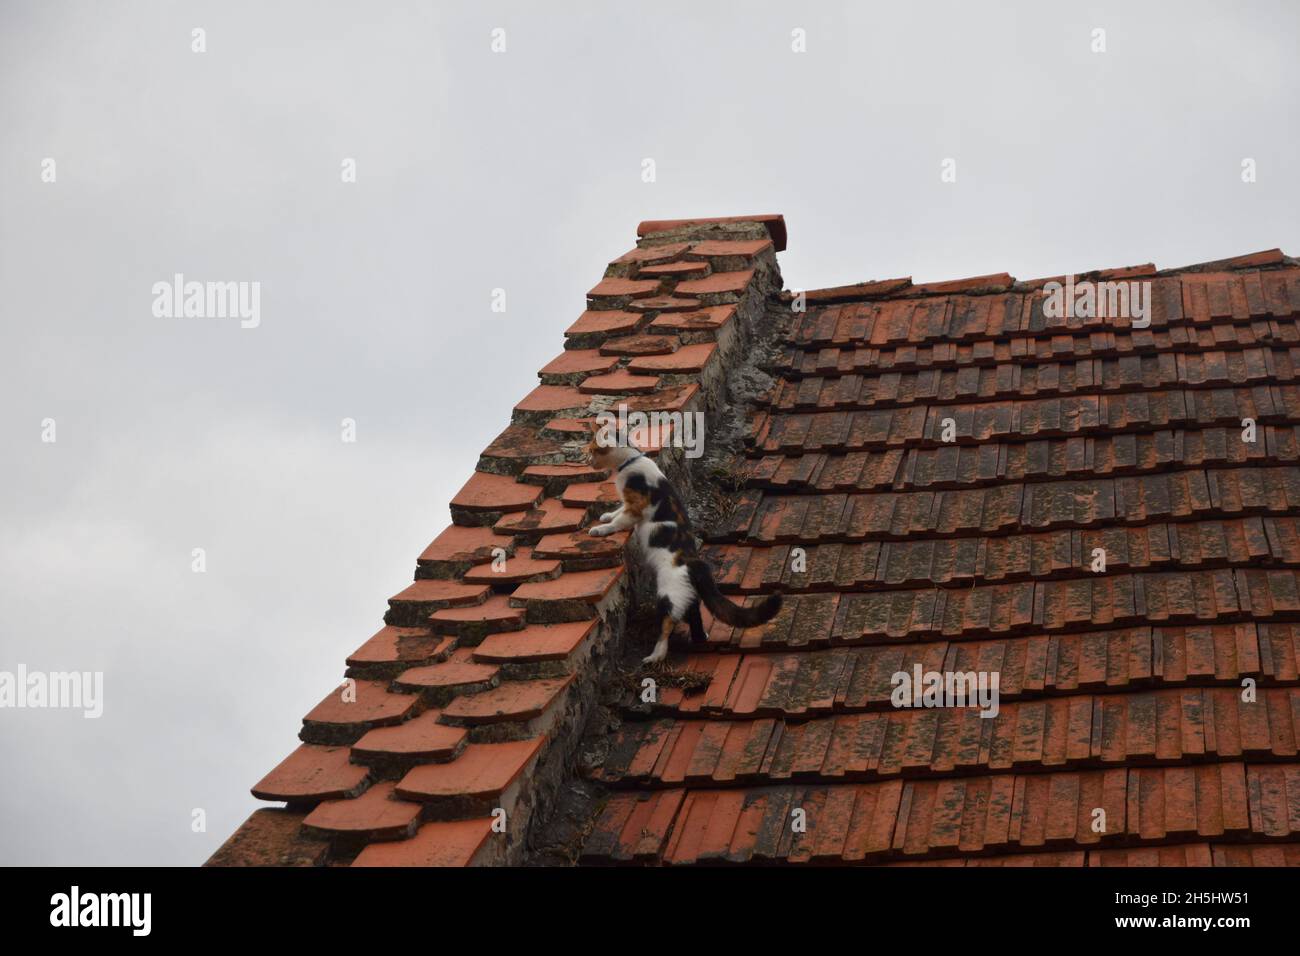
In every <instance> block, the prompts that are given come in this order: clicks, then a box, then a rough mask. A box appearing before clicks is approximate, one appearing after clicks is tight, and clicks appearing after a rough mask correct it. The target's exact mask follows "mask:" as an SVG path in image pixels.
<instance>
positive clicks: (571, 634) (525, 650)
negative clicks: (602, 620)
mask: <svg viewBox="0 0 1300 956" xmlns="http://www.w3.org/2000/svg"><path fill="white" fill-rule="evenodd" d="M596 624H597V622H596V621H569V622H565V623H561V624H530V625H528V626H527V627H525V628H524V629H523V630H522V631H513V632H510V633H506V634H493V635H492V636H490V637H488V638H487V639H486V640H484V641H483V643H482V644H480V645H478V647H476V648H474V659H475V660H476V661H484V662H487V663H492V664H521V663H540V662H543V661H562V660H566V659H568V657H569V656H570V655H571V654H573V652H574V651H576V650H577V649H578V647H579V646H580V645H581V644H582V642H583V641H585V640H586V639H587V638H588V637H590V636H591V634H592V632H593V631H595V629H596Z"/></svg>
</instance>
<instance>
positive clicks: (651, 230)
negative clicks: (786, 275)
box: [636, 213, 786, 252]
mask: <svg viewBox="0 0 1300 956" xmlns="http://www.w3.org/2000/svg"><path fill="white" fill-rule="evenodd" d="M742 222H757V223H762V224H763V226H764V227H766V229H767V231H768V234H769V235H770V236H771V237H772V242H773V243H774V244H775V246H776V251H777V252H784V251H785V240H786V234H785V217H784V216H782V215H780V214H779V213H761V214H757V215H752V216H722V217H718V218H713V219H647V220H646V221H645V222H643V223H641V224H640V225H639V226H637V227H636V234H637V235H638V236H653V235H655V234H656V233H660V232H670V231H673V230H680V229H682V228H683V227H689V226H707V225H711V224H725V223H742Z"/></svg>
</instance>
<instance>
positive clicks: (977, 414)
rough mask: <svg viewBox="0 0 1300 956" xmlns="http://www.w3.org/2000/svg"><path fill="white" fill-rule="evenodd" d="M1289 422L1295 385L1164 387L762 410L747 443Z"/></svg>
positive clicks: (843, 445)
mask: <svg viewBox="0 0 1300 956" xmlns="http://www.w3.org/2000/svg"><path fill="white" fill-rule="evenodd" d="M1245 420H1249V421H1250V422H1252V423H1254V424H1255V425H1257V426H1259V425H1277V426H1286V425H1294V424H1296V423H1297V422H1300V387H1297V386H1296V385H1293V384H1283V385H1255V386H1251V387H1243V388H1209V389H1167V390H1162V391H1152V392H1125V393H1121V394H1117V395H1071V396H1065V397H1063V398H1035V399H1024V400H1002V401H994V402H982V403H977V404H958V405H940V404H928V405H909V406H907V407H903V408H894V409H883V410H876V411H814V412H777V411H774V412H772V413H770V414H762V413H760V414H759V415H758V416H756V418H755V420H754V426H753V427H754V431H753V435H752V441H753V444H754V447H755V449H756V451H757V452H758V453H760V454H772V453H781V454H791V453H800V454H803V453H807V452H836V451H841V452H843V451H870V450H881V449H888V448H899V447H909V448H910V447H916V446H920V447H933V446H937V445H940V444H952V443H957V444H971V443H977V442H989V441H1023V440H1026V439H1037V438H1068V437H1073V436H1077V435H1080V434H1086V433H1088V432H1095V431H1097V430H1099V429H1101V430H1105V431H1106V432H1108V433H1111V434H1125V433H1129V432H1147V431H1156V430H1162V429H1177V428H1214V427H1223V428H1231V427H1235V428H1237V429H1238V430H1240V429H1241V427H1242V425H1243V422H1244V421H1245Z"/></svg>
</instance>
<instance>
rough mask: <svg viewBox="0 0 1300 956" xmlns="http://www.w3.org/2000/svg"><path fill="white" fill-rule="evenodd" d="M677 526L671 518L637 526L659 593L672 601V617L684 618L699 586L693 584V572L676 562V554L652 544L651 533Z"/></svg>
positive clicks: (675, 618) (676, 618)
mask: <svg viewBox="0 0 1300 956" xmlns="http://www.w3.org/2000/svg"><path fill="white" fill-rule="evenodd" d="M666 527H673V528H675V527H677V526H676V525H675V524H673V523H672V522H671V521H669V522H653V521H645V522H642V523H641V526H640V527H639V528H637V532H636V533H637V543H638V544H640V545H641V551H642V553H644V554H645V560H646V564H648V565H649V566H650V567H651V569H653V571H654V573H655V593H657V594H658V595H659V596H660V597H666V598H668V602H669V603H670V604H671V605H672V618H673V620H674V621H680V620H682V618H684V617H685V616H686V611H687V609H688V608H690V606H691V604H692V603H694V601H695V588H694V587H692V586H691V576H690V573H689V572H688V571H687V570H686V565H684V564H674V563H673V558H674V555H673V553H672V552H671V551H669V550H668V549H667V548H655V547H651V546H650V536H651V535H653V534H654V533H655V531H656V530H657V529H659V528H666Z"/></svg>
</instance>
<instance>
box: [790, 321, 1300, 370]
mask: <svg viewBox="0 0 1300 956" xmlns="http://www.w3.org/2000/svg"><path fill="white" fill-rule="evenodd" d="M810 315H812V316H813V317H814V319H815V320H816V321H819V322H826V321H827V320H829V319H832V318H834V319H835V320H836V324H837V325H839V324H846V325H848V326H850V327H851V326H852V324H853V323H852V320H851V319H849V318H848V313H846V312H845V311H843V310H841V311H839V312H833V311H829V310H828V311H825V312H819V313H810ZM1297 343H1300V319H1297V317H1295V316H1294V315H1292V316H1287V317H1283V318H1271V319H1256V320H1253V321H1250V322H1246V323H1234V322H1232V321H1230V320H1226V319H1220V320H1215V321H1213V322H1211V323H1208V324H1203V325H1196V326H1191V325H1183V326H1171V327H1169V328H1164V329H1127V330H1124V329H1105V330H1101V329H1091V330H1082V329H1080V330H1069V329H1066V330H1056V331H1054V332H1053V334H1051V335H1040V334H1037V333H1027V334H1024V335H1008V336H999V337H998V338H996V339H983V340H977V341H974V342H954V341H934V342H929V343H927V344H924V345H902V344H900V345H885V346H871V345H866V344H863V343H862V342H861V340H857V341H849V340H847V339H844V338H843V337H842V336H841V335H840V333H839V332H838V331H836V332H835V333H834V334H833V336H832V340H831V341H830V342H826V341H822V342H819V343H817V344H804V345H794V344H791V345H788V346H787V347H786V348H785V351H784V352H783V353H782V357H781V359H780V360H779V367H780V368H781V369H783V370H784V371H785V372H787V373H789V374H790V376H791V377H792V378H797V377H802V376H807V375H833V374H839V375H848V374H851V373H854V372H861V373H869V374H888V373H902V372H913V371H924V370H929V369H943V370H948V369H955V370H961V369H965V368H968V367H978V368H996V367H1001V366H1004V365H1015V364H1017V363H1029V364H1037V363H1054V362H1072V361H1085V360H1092V359H1102V360H1120V359H1127V358H1131V357H1133V356H1149V355H1151V354H1152V353H1187V354H1188V355H1189V356H1190V355H1192V354H1200V353H1204V352H1223V353H1231V352H1236V351H1241V350H1247V349H1259V348H1279V349H1290V348H1293V347H1295V345H1296V344H1297ZM1226 360H1227V357H1226V355H1225V361H1226ZM1003 374H1004V375H1005V374H1009V373H1003Z"/></svg>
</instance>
